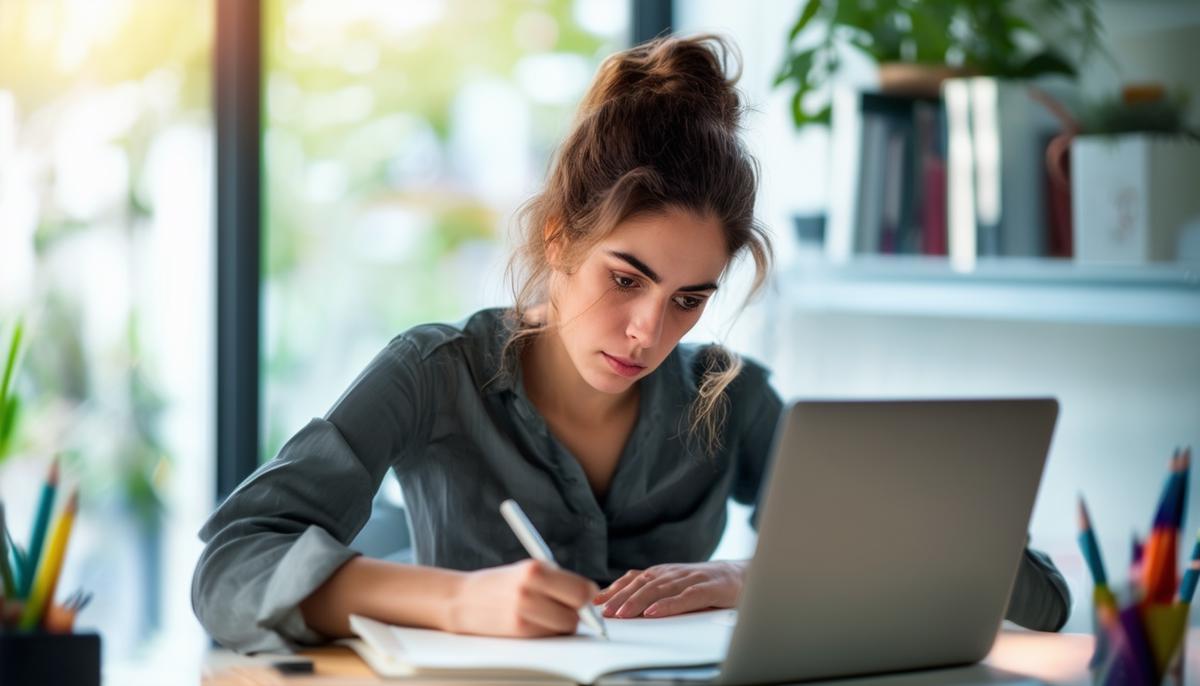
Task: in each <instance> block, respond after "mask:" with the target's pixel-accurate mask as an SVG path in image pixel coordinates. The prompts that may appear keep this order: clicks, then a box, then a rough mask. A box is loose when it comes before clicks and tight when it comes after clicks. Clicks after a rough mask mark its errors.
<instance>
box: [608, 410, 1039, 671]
mask: <svg viewBox="0 0 1200 686" xmlns="http://www.w3.org/2000/svg"><path fill="white" fill-rule="evenodd" d="M1057 417H1058V402H1057V401H1056V400H1054V399H1045V398H1043V399H1006V400H936V401H925V400H919V401H819V402H813V401H801V402H796V403H793V404H791V405H790V406H789V407H788V408H787V409H786V410H785V412H784V413H783V415H782V417H781V419H780V424H779V427H778V429H777V431H776V435H775V444H774V447H773V451H772V452H773V462H772V467H771V473H770V477H769V481H768V485H767V491H766V498H765V501H764V502H763V504H762V509H761V510H760V513H759V532H758V548H757V552H756V553H755V556H754V560H753V561H752V562H751V564H750V567H749V570H748V572H747V577H746V584H745V588H744V589H743V593H742V598H741V602H740V605H739V611H738V623H737V626H736V627H735V628H734V631H733V635H732V638H731V639H730V645H729V650H728V652H727V654H726V658H725V661H724V662H723V663H722V664H720V665H717V666H714V667H712V668H709V669H707V670H706V669H703V668H700V669H688V670H642V671H639V672H627V673H624V674H619V675H611V677H610V678H606V679H604V680H603V681H602V683H631V682H641V683H644V682H647V681H654V682H696V681H712V682H715V683H721V684H734V685H742V684H763V683H778V682H788V681H799V680H806V679H819V678H828V677H842V676H852V675H866V674H878V673H883V672H896V671H904V670H915V669H926V668H934V667H944V666H952V665H964V664H971V663H974V662H977V661H979V660H981V659H982V658H983V657H984V656H985V655H987V653H988V651H989V650H990V648H991V646H992V643H993V641H994V639H995V637H996V633H997V630H998V629H999V626H1000V622H1001V620H1002V619H1003V616H1004V611H1005V608H1006V606H1007V603H1008V598H1009V594H1010V592H1011V590H1012V586H1013V582H1014V580H1015V579H1016V574H1017V568H1018V565H1019V563H1020V560H1021V552H1022V549H1023V548H1024V545H1025V540H1026V532H1027V529H1028V525H1029V517H1030V514H1031V512H1032V511H1033V503H1034V499H1035V497H1036V495H1037V490H1038V484H1039V482H1040V480H1041V476H1042V467H1043V465H1044V463H1045V460H1046V454H1047V452H1048V451H1049V447H1050V439H1051V436H1052V434H1053V432H1054V425H1055V421H1056V419H1057Z"/></svg>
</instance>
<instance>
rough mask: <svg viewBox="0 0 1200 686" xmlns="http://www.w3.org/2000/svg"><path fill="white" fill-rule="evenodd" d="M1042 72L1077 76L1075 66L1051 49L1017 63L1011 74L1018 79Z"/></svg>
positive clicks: (1038, 74) (1039, 74) (1041, 73)
mask: <svg viewBox="0 0 1200 686" xmlns="http://www.w3.org/2000/svg"><path fill="white" fill-rule="evenodd" d="M1043 74H1065V75H1067V76H1078V73H1077V72H1076V71H1075V66H1074V65H1072V64H1071V63H1070V62H1068V61H1067V60H1066V59H1064V58H1063V57H1062V56H1061V55H1059V54H1058V53H1056V52H1054V51H1053V50H1047V51H1045V52H1039V53H1038V54H1036V55H1034V56H1033V57H1030V58H1029V59H1028V60H1025V62H1024V63H1022V64H1020V65H1017V66H1016V68H1015V69H1014V70H1013V72H1012V73H1011V74H1008V76H1012V77H1015V78H1019V79H1029V78H1033V77H1035V76H1041V75H1043Z"/></svg>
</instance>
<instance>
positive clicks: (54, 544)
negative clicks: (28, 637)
mask: <svg viewBox="0 0 1200 686" xmlns="http://www.w3.org/2000/svg"><path fill="white" fill-rule="evenodd" d="M78 509H79V492H78V491H75V492H73V493H71V497H70V498H69V499H68V500H67V505H66V507H64V508H63V511H62V512H61V513H60V514H59V515H58V519H57V520H56V521H55V522H54V531H53V532H52V533H51V534H50V544H49V546H48V547H47V548H46V559H45V560H43V561H42V564H40V565H38V576H37V579H36V580H35V581H34V583H33V590H31V591H30V592H29V598H28V600H26V602H25V608H24V610H22V612H21V621H20V623H19V624H18V626H19V627H20V628H21V629H22V630H25V631H29V630H31V629H34V628H36V627H37V625H38V622H39V621H41V618H42V615H43V614H45V612H46V607H47V606H48V605H49V604H50V601H51V599H52V598H54V588H55V586H57V585H58V575H59V573H60V572H62V563H63V557H64V556H65V555H66V552H67V540H68V539H69V538H70V537H71V525H72V524H74V523H75V512H76V511H77V510H78Z"/></svg>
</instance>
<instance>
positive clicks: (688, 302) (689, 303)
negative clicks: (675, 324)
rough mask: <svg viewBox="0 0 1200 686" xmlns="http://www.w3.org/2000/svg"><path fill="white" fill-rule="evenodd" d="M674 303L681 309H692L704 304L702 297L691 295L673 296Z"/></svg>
mask: <svg viewBox="0 0 1200 686" xmlns="http://www.w3.org/2000/svg"><path fill="white" fill-rule="evenodd" d="M675 304H676V305H678V306H679V308H680V309H682V310H694V309H696V308H697V307H700V306H701V305H703V304H704V299H703V298H697V297H695V296H693V295H681V296H679V297H677V298H675Z"/></svg>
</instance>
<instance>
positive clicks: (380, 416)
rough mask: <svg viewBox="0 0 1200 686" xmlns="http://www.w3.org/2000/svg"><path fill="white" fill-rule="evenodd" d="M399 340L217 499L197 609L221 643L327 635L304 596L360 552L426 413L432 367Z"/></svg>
mask: <svg viewBox="0 0 1200 686" xmlns="http://www.w3.org/2000/svg"><path fill="white" fill-rule="evenodd" d="M422 362H423V360H421V359H420V358H419V356H418V355H417V354H416V351H415V348H414V347H413V346H412V344H411V343H409V342H408V341H406V340H404V339H403V338H398V339H396V340H394V341H392V343H391V344H389V346H388V347H387V348H386V349H385V350H384V351H383V352H381V353H380V354H379V355H378V356H377V357H376V358H375V359H374V360H373V361H372V362H371V364H370V365H368V367H367V369H366V370H365V371H364V372H363V373H362V374H361V375H360V376H359V378H358V379H357V380H355V382H354V383H353V384H352V385H351V387H350V389H349V390H347V391H346V393H345V394H344V395H343V396H342V397H341V399H339V400H338V402H337V404H336V405H335V406H334V407H333V409H332V410H330V412H329V414H328V415H327V416H326V417H325V418H324V419H313V420H312V421H311V422H309V424H308V425H307V426H305V427H304V428H303V429H302V430H301V431H300V432H299V433H298V434H296V435H295V436H294V437H293V438H292V439H291V440H289V441H288V442H287V444H285V445H284V447H283V448H282V449H281V450H280V452H279V454H278V455H277V456H276V457H275V458H274V459H273V460H271V461H270V462H268V463H266V464H264V465H262V466H261V467H260V468H259V469H258V470H256V471H255V472H254V474H252V475H251V476H250V477H249V478H247V479H246V480H245V481H244V482H243V483H242V484H241V485H240V486H238V488H237V490H235V491H234V492H233V494H231V495H230V496H229V498H228V499H226V500H225V502H224V503H222V504H221V505H220V507H218V508H217V510H216V512H214V513H213V515H212V516H211V517H210V518H209V520H208V522H206V523H205V525H204V527H203V528H202V529H201V530H200V538H201V540H203V541H204V543H205V548H204V551H203V553H202V554H201V556H200V560H199V562H198V563H197V566H196V572H195V575H194V576H193V579H192V607H193V609H194V610H195V612H196V616H197V617H198V618H199V620H200V623H201V624H202V625H203V626H204V628H205V629H206V630H207V631H208V632H209V634H211V635H212V637H213V638H214V639H216V640H217V641H218V642H219V643H221V644H222V645H223V646H225V647H227V648H232V649H234V650H238V651H241V652H258V651H268V650H292V649H295V648H296V647H297V646H299V645H303V644H313V643H319V642H321V641H323V640H324V637H323V636H321V635H319V634H318V633H317V632H315V631H313V630H312V629H311V628H310V627H308V626H307V625H306V624H305V622H304V619H303V616H302V615H301V612H300V609H299V604H300V602H301V601H303V600H304V599H305V598H307V597H308V596H309V595H310V594H311V593H312V592H313V591H315V590H316V589H317V588H318V587H320V586H321V584H323V583H324V582H325V581H326V580H327V579H328V578H329V577H330V576H331V575H332V574H333V573H334V572H335V571H337V569H338V568H339V567H341V566H342V565H343V564H345V563H346V562H347V561H348V560H349V559H350V558H352V557H354V556H355V555H356V554H357V553H355V552H354V551H352V550H351V549H350V548H349V547H348V544H349V542H350V541H351V540H352V539H353V538H354V536H355V534H357V533H358V531H359V530H360V529H361V528H362V527H363V525H364V524H365V523H366V521H367V519H368V518H369V517H370V514H371V501H372V498H373V496H374V494H375V491H376V490H378V488H379V484H380V482H381V481H382V480H383V477H384V475H385V473H386V472H387V469H388V468H389V467H390V466H392V465H393V464H394V463H396V462H397V461H398V460H402V459H405V457H406V455H408V454H411V453H413V452H414V449H415V447H416V446H418V445H419V444H420V442H421V440H422V438H423V433H424V432H427V431H428V427H429V426H430V424H431V422H430V421H428V416H426V415H427V413H429V412H432V409H431V408H430V405H431V403H432V399H431V396H430V395H429V392H428V390H429V388H431V385H430V383H429V378H428V377H429V366H428V365H427V364H422Z"/></svg>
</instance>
